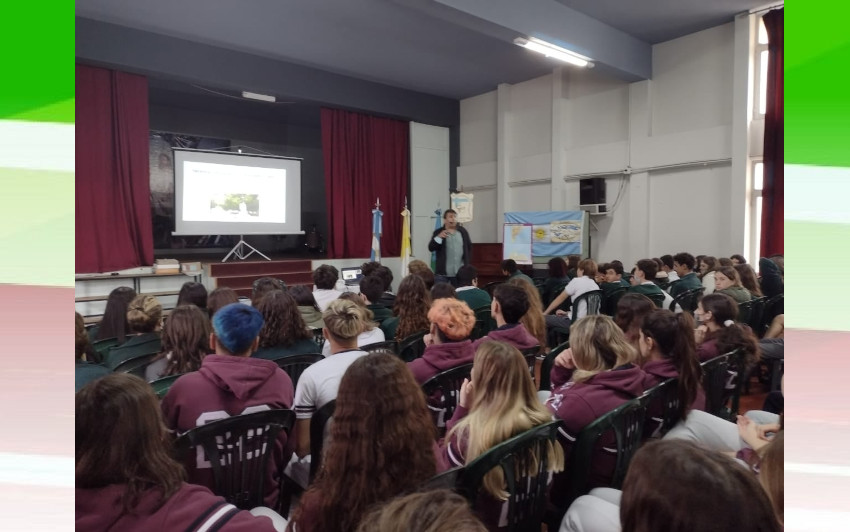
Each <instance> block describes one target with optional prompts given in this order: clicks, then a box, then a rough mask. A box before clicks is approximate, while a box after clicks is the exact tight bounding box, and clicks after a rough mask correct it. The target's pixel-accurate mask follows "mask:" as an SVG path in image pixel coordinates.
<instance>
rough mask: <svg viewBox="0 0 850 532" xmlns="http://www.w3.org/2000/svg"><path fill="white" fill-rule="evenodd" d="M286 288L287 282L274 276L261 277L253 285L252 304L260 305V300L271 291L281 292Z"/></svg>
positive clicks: (253, 305)
mask: <svg viewBox="0 0 850 532" xmlns="http://www.w3.org/2000/svg"><path fill="white" fill-rule="evenodd" d="M285 289H286V284H285V283H284V282H283V281H281V280H280V279H275V278H274V277H260V278H259V279H257V280H256V281H254V284H253V285H252V286H251V306H252V307H255V308H256V307H258V306H259V305H260V301H261V300H262V299H263V297H265V295H266V294H268V293H269V292H279V291H281V290H285Z"/></svg>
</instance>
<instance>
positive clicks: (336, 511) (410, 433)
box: [290, 302, 447, 532]
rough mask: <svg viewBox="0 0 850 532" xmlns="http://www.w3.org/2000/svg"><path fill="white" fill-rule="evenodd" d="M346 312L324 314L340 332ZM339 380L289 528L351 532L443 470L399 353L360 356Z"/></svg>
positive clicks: (419, 396)
mask: <svg viewBox="0 0 850 532" xmlns="http://www.w3.org/2000/svg"><path fill="white" fill-rule="evenodd" d="M340 303H341V302H340ZM345 312H348V313H350V312H352V311H351V308H350V306H349V307H347V309H346V308H343V307H342V306H339V303H332V304H331V306H330V307H329V308H328V310H327V311H326V313H334V314H340V316H339V317H331V318H330V319H329V318H327V317H326V318H325V320H326V321H327V322H328V325H329V327H331V328H332V329H334V330H337V331H340V330H341V329H347V328H348V326H349V325H352V324H351V323H344V324H342V325H340V323H339V322H340V321H351V319H352V318H353V316H354V315H353V314H350V315H349V316H348V317H346V316H341V314H343V313H345ZM332 334H333V333H332ZM346 334H347V333H346ZM330 338H335V337H334V336H330ZM334 342H335V343H336V339H334ZM337 347H339V344H338V343H337ZM345 355H346V354H345V353H340V354H336V355H333V356H334V357H339V356H345ZM332 359H333V357H331V360H332ZM331 360H327V361H325V362H330V361H331ZM322 363H323V362H320V363H319V364H322ZM317 365H318V364H316V365H314V366H312V367H311V368H310V369H312V368H315V367H316V366H317ZM308 371H309V370H308ZM302 380H303V377H302ZM301 382H302V381H301V380H299V381H298V387H299V389H300V388H301ZM337 382H338V383H339V393H338V394H337V393H336V390H334V392H335V393H334V395H335V397H336V399H337V402H336V408H335V410H334V415H333V420H332V421H331V423H330V433H329V435H328V438H327V441H326V443H325V449H324V452H323V454H322V457H323V459H322V467H321V468H320V469H319V472H318V475H317V476H316V479H315V480H314V482H313V483H312V485H311V486H310V487H309V489H308V490H307V492H306V493H305V494H304V495H303V496H302V497H301V503H300V505H299V506H298V508H296V509H295V512H294V514H293V516H292V520H291V523H290V530H297V531H298V532H319V531H321V532H324V531H330V530H339V531H353V530H355V528H356V527H357V525H358V523H360V520H361V519H362V518H363V516H364V515H365V514H366V513H367V512H368V511H369V510H371V509H372V508H374V507H375V506H377V505H379V504H380V503H382V502H384V501H388V500H390V499H392V498H393V497H396V496H399V495H404V494H406V493H409V492H412V491H414V490H416V489H417V488H418V487H419V486H420V485H422V484H423V483H425V482H426V481H427V480H428V479H430V478H431V477H433V476H434V475H435V474H437V473H438V472H441V471H444V470H446V469H447V467H446V464H445V462H444V461H442V460H441V459H439V456H440V452H439V448H438V447H437V445H436V443H435V441H434V427H433V423H432V422H431V417H430V415H429V414H428V409H427V408H426V407H425V397H424V395H423V394H422V390H421V389H420V388H419V386H418V385H417V384H416V381H414V380H413V375H412V374H411V373H410V370H408V369H407V366H406V365H405V364H404V362H402V361H401V359H400V358H398V357H397V356H396V355H393V354H388V353H374V354H371V355H368V356H359V357H357V358H356V360H354V361H353V362H352V363H351V364H350V365H349V366H348V367H347V370H346V371H345V374H344V376H342V380H341V381H337ZM299 422H300V420H299ZM308 422H309V420H308Z"/></svg>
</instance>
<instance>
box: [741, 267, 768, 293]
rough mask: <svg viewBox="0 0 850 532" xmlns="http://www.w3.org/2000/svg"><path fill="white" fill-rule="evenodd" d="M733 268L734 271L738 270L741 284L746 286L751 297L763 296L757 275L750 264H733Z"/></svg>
mask: <svg viewBox="0 0 850 532" xmlns="http://www.w3.org/2000/svg"><path fill="white" fill-rule="evenodd" d="M734 268H735V271H736V272H738V276H739V277H740V278H741V286H743V287H744V288H746V289H747V291H748V292H749V293H750V295H752V296H753V297H763V296H764V294H762V293H761V287H760V286H759V280H758V276H757V275H756V271H755V270H754V269H753V267H752V266H750V265H749V264H738V265H736V266H734Z"/></svg>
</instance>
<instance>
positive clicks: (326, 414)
mask: <svg viewBox="0 0 850 532" xmlns="http://www.w3.org/2000/svg"><path fill="white" fill-rule="evenodd" d="M335 409H336V399H334V400H333V401H329V402H327V403H325V404H324V405H323V406H322V408H320V409H318V410H316V413H315V414H313V417H312V418H310V482H313V479H314V478H316V474H317V473H318V472H319V468H321V467H322V449H324V447H325V432H326V430H327V426H328V423H329V422H330V420H331V418H332V417H333V415H334V410H335Z"/></svg>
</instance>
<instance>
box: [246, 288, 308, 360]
mask: <svg viewBox="0 0 850 532" xmlns="http://www.w3.org/2000/svg"><path fill="white" fill-rule="evenodd" d="M257 310H259V311H260V314H262V315H263V328H262V329H260V347H278V346H283V347H292V346H293V345H295V344H296V343H298V341H299V340H309V339H311V338H313V333H312V332H310V330H309V329H307V324H305V323H304V318H303V317H301V313H300V312H299V311H298V303H296V302H295V299H294V298H293V297H292V296H291V295H289V292H286V291H284V290H273V291H271V292H268V293H266V295H264V296H263V298H262V299H261V300H260V302H259V304H258V305H257Z"/></svg>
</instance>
